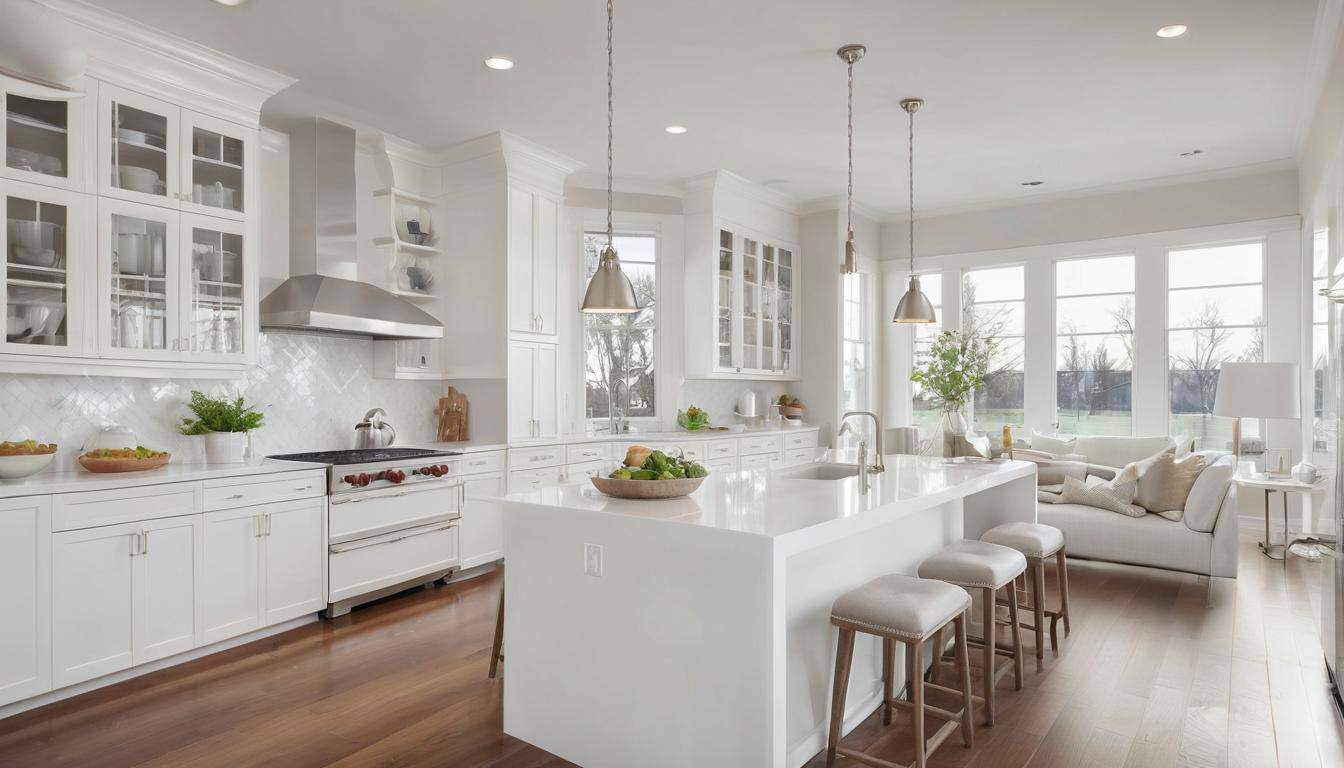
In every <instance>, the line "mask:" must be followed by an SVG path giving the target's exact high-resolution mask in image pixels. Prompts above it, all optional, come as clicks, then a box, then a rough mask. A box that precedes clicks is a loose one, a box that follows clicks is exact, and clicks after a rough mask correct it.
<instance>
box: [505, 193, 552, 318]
mask: <svg viewBox="0 0 1344 768" xmlns="http://www.w3.org/2000/svg"><path fill="white" fill-rule="evenodd" d="M508 211H509V225H508V236H509V242H508V253H509V279H508V284H509V330H510V331H512V332H515V333H524V334H541V335H544V336H555V335H556V331H557V329H558V327H559V324H558V318H557V317H556V301H557V299H556V297H557V291H558V285H557V279H558V275H559V264H558V261H557V259H558V258H559V250H560V249H559V243H560V203H559V201H558V200H557V199H556V198H554V197H551V196H550V195H546V194H542V193H540V192H534V191H531V190H529V189H526V188H523V187H519V186H514V185H510V186H509V205H508Z"/></svg>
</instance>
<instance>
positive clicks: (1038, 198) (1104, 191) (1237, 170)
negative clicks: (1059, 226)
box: [881, 158, 1297, 224]
mask: <svg viewBox="0 0 1344 768" xmlns="http://www.w3.org/2000/svg"><path fill="white" fill-rule="evenodd" d="M1296 170H1297V160H1295V159H1293V158H1282V159H1279V160H1270V161H1267V162H1263V163H1251V164H1248V165H1236V166H1231V167H1228V168H1215V169H1212V170H1207V171H1197V172H1194V173H1182V174H1173V175H1170V176H1156V177H1152V178H1147V179H1134V180H1133V181H1121V182H1116V183H1114V184H1102V185H1097V186H1092V187H1075V188H1072V189H1062V190H1055V191H1051V192H1047V193H1044V194H1035V195H1024V196H1022V197H1006V198H993V199H990V200H984V201H980V202H972V203H964V204H959V205H948V206H943V207H940V208H930V209H927V210H919V211H916V212H915V213H916V216H915V218H916V219H929V218H933V217H936V216H950V215H955V214H961V213H977V212H980V211H995V210H1002V209H1004V208H1022V207H1026V206H1030V205H1039V204H1043V203H1053V202H1059V201H1061V200H1073V199H1077V198H1080V197H1096V196H1098V195H1108V194H1112V193H1116V192H1135V191H1140V190H1145V189H1157V188H1161V187H1177V186H1181V185H1184V184H1199V183H1201V182H1206V181H1220V180H1223V179H1235V178H1243V177H1250V176H1260V175H1264V174H1268V173H1277V172H1281V171H1296ZM909 219H910V217H909V215H908V214H905V213H898V214H891V215H888V216H886V217H884V218H883V219H882V220H881V221H882V223H883V224H892V223H903V222H906V221H909Z"/></svg>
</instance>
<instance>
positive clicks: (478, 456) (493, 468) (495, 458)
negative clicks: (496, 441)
mask: <svg viewBox="0 0 1344 768" xmlns="http://www.w3.org/2000/svg"><path fill="white" fill-rule="evenodd" d="M458 461H459V462H460V463H461V466H462V474H464V475H480V474H485V473H486V472H499V471H500V470H502V469H504V451H486V452H485V453H468V454H467V455H465V456H463V457H462V458H461V459H459V460H458Z"/></svg>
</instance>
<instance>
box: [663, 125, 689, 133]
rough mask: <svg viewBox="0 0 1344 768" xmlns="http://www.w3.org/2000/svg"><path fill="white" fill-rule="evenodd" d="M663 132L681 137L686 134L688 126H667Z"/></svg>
mask: <svg viewBox="0 0 1344 768" xmlns="http://www.w3.org/2000/svg"><path fill="white" fill-rule="evenodd" d="M663 130H664V131H667V132H668V133H670V134H672V135H673V136H680V135H681V134H683V133H685V132H686V126H684V125H669V126H667V127H666V128H664V129H663Z"/></svg>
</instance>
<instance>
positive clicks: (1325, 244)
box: [1311, 229, 1334, 455]
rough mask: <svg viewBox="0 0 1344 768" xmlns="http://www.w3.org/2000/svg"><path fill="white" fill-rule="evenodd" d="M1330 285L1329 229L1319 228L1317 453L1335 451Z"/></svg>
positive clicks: (1314, 244) (1314, 344)
mask: <svg viewBox="0 0 1344 768" xmlns="http://www.w3.org/2000/svg"><path fill="white" fill-rule="evenodd" d="M1329 287H1330V231H1329V230H1327V229H1318V230H1316V231H1315V232H1314V233H1312V237H1311V377H1312V387H1311V390H1312V392H1311V403H1312V410H1311V415H1312V419H1311V451H1312V453H1314V454H1318V455H1319V454H1329V453H1331V452H1332V451H1333V450H1334V446H1333V445H1331V444H1330V441H1331V437H1332V436H1331V434H1330V432H1331V430H1330V429H1329V423H1328V422H1327V421H1326V418H1325V416H1326V408H1325V398H1326V397H1327V396H1328V395H1329V378H1328V377H1329V375H1330V370H1329V361H1330V353H1329V349H1330V304H1329V300H1328V299H1326V298H1325V297H1324V296H1322V295H1321V291H1324V290H1325V289H1327V288H1329Z"/></svg>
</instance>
